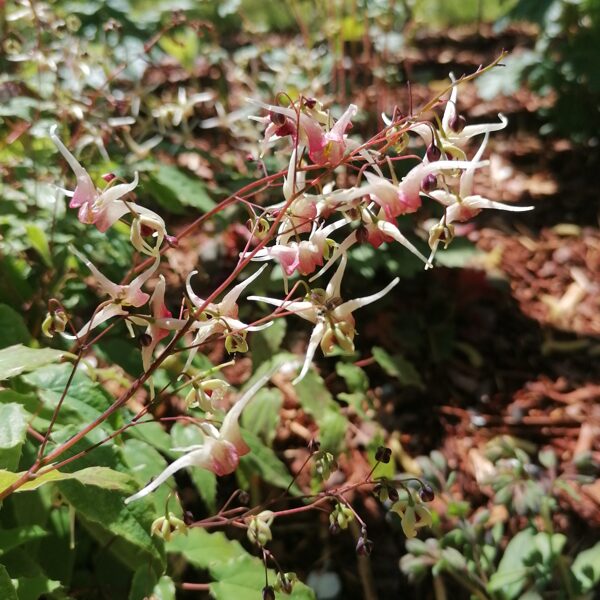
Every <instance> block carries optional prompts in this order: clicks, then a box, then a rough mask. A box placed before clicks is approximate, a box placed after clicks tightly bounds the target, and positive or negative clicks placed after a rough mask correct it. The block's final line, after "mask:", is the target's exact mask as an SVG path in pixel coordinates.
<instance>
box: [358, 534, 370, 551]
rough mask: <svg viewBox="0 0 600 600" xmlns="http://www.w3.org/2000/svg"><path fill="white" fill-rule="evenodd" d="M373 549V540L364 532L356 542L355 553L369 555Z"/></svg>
mask: <svg viewBox="0 0 600 600" xmlns="http://www.w3.org/2000/svg"><path fill="white" fill-rule="evenodd" d="M372 551H373V542H372V541H371V540H370V539H368V538H367V537H366V532H365V534H364V535H361V536H360V537H359V538H358V543H357V544H356V554H358V555H359V556H369V554H371V552H372Z"/></svg>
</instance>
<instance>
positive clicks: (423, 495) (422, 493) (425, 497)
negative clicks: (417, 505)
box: [419, 483, 435, 502]
mask: <svg viewBox="0 0 600 600" xmlns="http://www.w3.org/2000/svg"><path fill="white" fill-rule="evenodd" d="M419 498H420V499H421V500H422V501H423V502H431V501H432V500H433V499H434V498H435V492H434V491H433V488H432V487H431V486H430V485H427V484H426V483H425V484H423V486H421V489H420V490H419Z"/></svg>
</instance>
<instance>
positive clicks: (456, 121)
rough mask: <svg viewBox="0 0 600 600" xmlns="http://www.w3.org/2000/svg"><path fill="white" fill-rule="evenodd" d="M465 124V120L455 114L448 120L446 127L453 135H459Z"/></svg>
mask: <svg viewBox="0 0 600 600" xmlns="http://www.w3.org/2000/svg"><path fill="white" fill-rule="evenodd" d="M466 124H467V120H466V119H465V118H464V117H463V116H462V115H459V114H455V115H454V116H453V117H452V118H451V119H450V122H449V123H448V125H449V126H450V129H452V131H454V133H460V132H461V131H462V130H463V129H464V128H465V125H466Z"/></svg>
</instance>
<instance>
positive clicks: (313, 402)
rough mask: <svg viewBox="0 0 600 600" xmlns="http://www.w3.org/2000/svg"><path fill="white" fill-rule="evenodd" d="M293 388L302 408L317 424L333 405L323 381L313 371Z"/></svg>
mask: <svg viewBox="0 0 600 600" xmlns="http://www.w3.org/2000/svg"><path fill="white" fill-rule="evenodd" d="M295 388H296V393H297V394H298V399H299V400H300V404H301V405H302V408H303V409H304V410H305V411H306V412H307V413H309V414H311V415H312V416H313V417H314V418H315V421H317V423H318V422H319V420H320V419H321V418H322V417H323V416H324V415H325V412H326V411H327V408H328V407H331V405H332V404H335V402H334V400H333V397H332V395H331V394H330V393H329V390H328V389H327V388H326V387H325V383H324V382H323V379H322V378H321V377H320V376H319V375H317V374H316V373H315V372H314V371H309V372H308V373H307V374H306V376H305V377H304V379H302V380H301V381H299V382H298V383H297V384H296V386H295Z"/></svg>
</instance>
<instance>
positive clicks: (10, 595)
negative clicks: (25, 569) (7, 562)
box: [0, 565, 19, 600]
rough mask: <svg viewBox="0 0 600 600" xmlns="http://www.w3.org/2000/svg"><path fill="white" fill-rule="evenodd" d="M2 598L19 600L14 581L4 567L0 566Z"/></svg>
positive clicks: (0, 593)
mask: <svg viewBox="0 0 600 600" xmlns="http://www.w3.org/2000/svg"><path fill="white" fill-rule="evenodd" d="M0 598H2V600H19V597H18V596H17V591H16V590H15V586H14V585H13V582H12V579H11V578H10V576H9V575H8V573H7V572H6V568H5V567H4V566H3V565H0Z"/></svg>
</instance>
